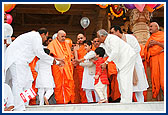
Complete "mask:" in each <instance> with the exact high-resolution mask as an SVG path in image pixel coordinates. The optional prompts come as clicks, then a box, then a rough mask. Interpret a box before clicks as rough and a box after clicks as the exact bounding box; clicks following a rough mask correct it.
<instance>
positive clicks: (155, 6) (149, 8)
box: [145, 4, 164, 12]
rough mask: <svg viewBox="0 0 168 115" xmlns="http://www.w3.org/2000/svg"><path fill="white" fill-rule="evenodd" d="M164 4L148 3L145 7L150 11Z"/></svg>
mask: <svg viewBox="0 0 168 115" xmlns="http://www.w3.org/2000/svg"><path fill="white" fill-rule="evenodd" d="M163 5H164V4H152V5H151V4H146V6H145V8H146V9H147V10H148V11H149V12H153V11H155V10H157V9H159V8H161V7H162V6H163Z"/></svg>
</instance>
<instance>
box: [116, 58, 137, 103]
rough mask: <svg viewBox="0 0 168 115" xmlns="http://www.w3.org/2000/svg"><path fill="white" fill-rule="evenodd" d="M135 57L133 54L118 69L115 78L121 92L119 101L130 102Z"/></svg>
mask: <svg viewBox="0 0 168 115" xmlns="http://www.w3.org/2000/svg"><path fill="white" fill-rule="evenodd" d="M135 58H136V56H135V55H134V56H133V57H132V58H131V59H130V61H129V62H128V63H127V64H126V65H125V66H124V67H123V68H122V69H121V70H119V71H118V75H117V80H118V84H119V90H120V93H121V101H120V102H121V103H131V102H132V92H133V71H134V65H135Z"/></svg>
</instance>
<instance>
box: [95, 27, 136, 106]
mask: <svg viewBox="0 0 168 115" xmlns="http://www.w3.org/2000/svg"><path fill="white" fill-rule="evenodd" d="M97 37H98V38H99V41H100V42H101V43H102V44H103V45H104V48H105V51H106V53H107V55H108V56H109V57H108V59H107V60H106V61H105V63H103V64H102V69H105V68H106V64H108V63H109V62H111V61H113V62H114V63H115V64H116V67H117V69H118V75H117V76H118V78H117V79H118V83H119V90H120V93H121V101H120V102H121V103H131V102H132V91H133V84H132V80H133V70H134V65H135V58H136V55H135V51H134V50H133V49H132V48H131V46H129V45H128V44H127V43H125V42H124V41H123V40H121V39H120V38H119V37H118V36H116V35H112V34H108V33H107V31H105V30H104V29H101V30H99V31H98V32H97Z"/></svg>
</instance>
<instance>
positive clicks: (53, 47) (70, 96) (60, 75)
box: [48, 39, 74, 104]
mask: <svg viewBox="0 0 168 115" xmlns="http://www.w3.org/2000/svg"><path fill="white" fill-rule="evenodd" d="M48 49H49V50H50V53H51V54H53V55H54V57H56V58H63V59H64V61H65V65H64V66H63V67H59V66H58V65H52V74H53V77H54V83H55V88H54V94H55V99H56V103H57V104H64V103H65V104H67V103H74V80H73V68H72V63H71V56H72V54H71V49H70V47H69V45H68V43H66V42H63V43H60V42H59V41H58V40H57V39H54V40H53V41H52V42H51V43H50V44H49V45H48Z"/></svg>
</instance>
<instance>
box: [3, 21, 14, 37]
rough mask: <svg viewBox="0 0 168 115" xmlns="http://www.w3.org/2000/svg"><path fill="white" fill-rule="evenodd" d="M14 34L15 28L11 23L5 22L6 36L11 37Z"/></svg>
mask: <svg viewBox="0 0 168 115" xmlns="http://www.w3.org/2000/svg"><path fill="white" fill-rule="evenodd" d="M12 34H13V28H12V26H11V25H10V24H8V23H4V38H9V37H11V36H12Z"/></svg>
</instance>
